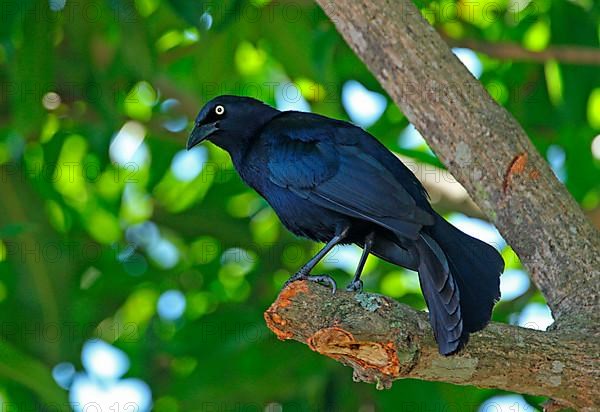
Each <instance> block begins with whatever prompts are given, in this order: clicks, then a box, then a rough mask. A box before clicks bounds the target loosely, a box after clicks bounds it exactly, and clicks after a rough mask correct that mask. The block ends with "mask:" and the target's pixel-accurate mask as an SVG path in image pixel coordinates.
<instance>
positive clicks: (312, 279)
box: [283, 272, 337, 293]
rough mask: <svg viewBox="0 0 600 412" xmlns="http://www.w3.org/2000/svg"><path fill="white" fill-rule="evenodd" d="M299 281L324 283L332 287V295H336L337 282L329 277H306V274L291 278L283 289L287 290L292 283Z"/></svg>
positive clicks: (295, 275) (297, 274)
mask: <svg viewBox="0 0 600 412" xmlns="http://www.w3.org/2000/svg"><path fill="white" fill-rule="evenodd" d="M297 280H308V281H310V282H317V283H322V284H325V285H329V286H331V293H335V291H336V290H337V283H335V280H334V279H333V278H332V277H331V276H329V275H305V274H304V273H301V272H298V273H296V274H294V275H293V276H292V277H290V278H289V279H288V280H287V281H286V282H285V283H284V284H283V289H285V288H286V287H287V286H288V285H289V284H290V283H292V282H295V281H297Z"/></svg>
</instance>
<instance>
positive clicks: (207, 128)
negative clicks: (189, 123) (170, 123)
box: [187, 122, 219, 150]
mask: <svg viewBox="0 0 600 412" xmlns="http://www.w3.org/2000/svg"><path fill="white" fill-rule="evenodd" d="M217 130H219V128H218V127H217V122H214V123H208V124H203V125H201V126H194V130H192V133H191V134H190V137H188V141H187V150H190V149H191V148H192V147H194V146H196V145H197V144H199V143H202V142H203V141H205V140H206V139H208V137H209V136H210V135H211V134H213V133H214V132H216V131H217Z"/></svg>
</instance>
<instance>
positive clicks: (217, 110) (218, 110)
mask: <svg viewBox="0 0 600 412" xmlns="http://www.w3.org/2000/svg"><path fill="white" fill-rule="evenodd" d="M215 113H216V114H218V115H219V116H221V115H222V114H223V113H225V108H224V107H223V106H221V105H218V106H217V107H215Z"/></svg>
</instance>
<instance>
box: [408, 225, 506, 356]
mask: <svg viewBox="0 0 600 412" xmlns="http://www.w3.org/2000/svg"><path fill="white" fill-rule="evenodd" d="M416 247H417V251H418V253H419V267H418V272H419V281H420V282H421V289H422V290H423V295H424V296H425V301H426V302H427V307H428V308H429V317H430V322H431V325H432V328H433V332H434V335H435V339H436V341H437V343H438V346H439V350H440V353H441V354H443V355H450V354H453V353H455V352H457V351H458V350H460V349H461V348H462V347H463V346H464V345H465V344H466V343H467V341H468V339H469V333H470V332H475V331H478V330H480V329H483V328H484V327H485V325H486V324H487V323H488V322H489V320H490V317H491V315H492V309H493V307H494V304H495V303H496V302H497V301H498V299H500V274H501V273H502V271H503V270H504V261H503V260H502V256H500V254H499V253H498V252H497V251H496V249H494V248H493V247H492V246H490V245H488V244H487V243H485V242H482V241H480V240H478V239H475V238H473V237H471V236H469V235H467V234H465V233H463V232H461V231H460V230H458V229H457V228H455V227H454V226H452V225H451V224H450V223H448V222H446V220H444V218H442V217H441V216H439V215H436V221H435V224H434V225H433V226H431V227H428V228H427V229H425V230H424V231H423V232H422V233H421V235H420V238H419V240H417V242H416Z"/></svg>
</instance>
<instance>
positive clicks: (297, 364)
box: [0, 0, 600, 412]
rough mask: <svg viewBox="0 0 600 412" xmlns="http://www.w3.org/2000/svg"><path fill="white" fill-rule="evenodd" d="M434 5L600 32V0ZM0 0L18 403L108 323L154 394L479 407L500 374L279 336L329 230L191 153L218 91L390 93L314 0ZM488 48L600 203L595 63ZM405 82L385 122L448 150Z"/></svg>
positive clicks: (5, 268) (478, 27) (4, 329)
mask: <svg viewBox="0 0 600 412" xmlns="http://www.w3.org/2000/svg"><path fill="white" fill-rule="evenodd" d="M417 3H418V6H419V7H420V8H421V9H422V11H423V14H424V15H425V16H426V18H427V19H428V20H429V21H430V22H431V23H432V24H433V25H434V26H435V27H436V28H437V29H438V30H439V31H441V32H443V33H444V34H445V35H446V36H449V37H452V38H455V39H461V38H468V39H476V40H479V41H485V42H500V41H503V42H512V43H517V44H521V45H523V47H526V48H528V49H532V50H543V49H545V48H546V47H551V46H554V45H579V46H588V47H596V48H597V47H598V43H599V38H600V26H599V23H600V4H599V3H598V2H595V1H593V0H573V1H566V0H555V1H551V0H533V1H531V2H529V1H527V0H525V1H519V0H510V1H509V0H499V1H494V2H492V1H488V0H482V1H480V2H461V1H459V2H455V1H454V0H441V1H418V2H417ZM466 7H472V8H473V9H472V10H471V11H472V12H468V13H467V12H466V10H465V8H466ZM382 12H385V11H382ZM0 14H1V16H0V18H1V22H0V164H1V165H2V166H1V168H0V199H1V200H0V238H1V240H0V334H1V336H2V341H1V342H0V398H1V399H2V400H1V401H0V403H1V402H2V401H4V402H10V403H12V404H13V405H17V406H19V405H20V406H21V407H20V408H19V407H17V408H16V409H14V410H25V409H26V407H24V406H23V405H31V403H32V402H40V403H41V404H46V405H47V404H49V403H59V402H62V401H64V400H66V399H67V395H66V391H65V390H64V389H61V388H60V387H59V386H58V385H56V384H55V383H54V381H53V380H52V378H51V376H50V371H51V370H52V367H53V366H54V365H56V364H57V363H59V362H72V363H73V364H74V365H75V367H76V369H77V370H81V369H82V365H81V360H80V353H81V348H82V345H83V343H84V342H85V341H86V340H88V339H90V338H93V337H100V338H102V339H104V340H105V341H107V342H109V343H111V344H114V345H115V346H117V347H119V348H121V349H122V350H124V351H125V352H126V353H127V355H128V356H129V358H130V360H131V369H130V371H129V372H128V375H127V376H133V377H137V378H140V379H143V380H144V381H145V382H147V383H148V384H149V385H150V387H151V389H152V394H153V399H154V405H155V406H154V409H155V410H157V411H165V412H166V411H192V410H240V411H246V410H252V411H259V410H265V407H266V406H267V405H271V406H272V405H274V403H275V404H281V405H283V410H292V411H299V410H361V411H370V410H390V411H392V410H393V411H396V410H410V411H421V410H422V411H425V410H427V411H431V410H440V411H442V410H460V411H468V410H476V409H477V407H478V405H480V404H481V402H483V401H484V400H485V399H487V398H489V397H490V396H492V395H495V394H497V393H498V391H492V390H480V389H476V388H473V387H459V386H452V385H448V384H439V383H429V382H420V381H412V380H405V381H400V382H397V383H395V384H394V387H393V388H392V389H391V390H389V391H383V392H377V391H376V390H375V388H374V386H371V385H366V384H355V383H353V382H352V378H351V371H350V370H349V369H347V368H345V367H342V366H341V365H339V364H337V363H336V362H334V361H332V360H329V359H326V358H323V357H322V356H320V355H317V354H315V353H312V352H310V351H309V350H308V349H307V348H306V347H304V346H301V345H299V344H295V343H282V342H279V341H277V340H276V339H275V337H274V335H273V334H271V333H270V332H269V331H268V330H267V329H266V327H265V325H264V322H263V318H262V312H263V311H264V310H265V309H266V308H267V307H268V305H269V304H270V303H271V302H272V301H273V299H274V297H275V296H276V293H277V291H278V289H279V288H280V286H281V284H282V282H283V281H284V280H285V278H286V277H287V276H288V275H289V273H291V272H293V271H294V270H295V269H296V268H297V267H298V266H300V265H301V264H302V263H303V261H304V260H306V259H307V258H308V257H309V255H310V253H311V252H313V251H314V250H315V248H316V247H317V245H314V244H312V243H310V242H306V241H303V240H299V239H296V238H294V237H293V236H291V235H290V234H288V233H287V232H286V231H285V230H284V229H282V227H281V225H280V223H279V222H278V221H277V218H276V216H275V215H274V213H273V212H272V211H271V210H270V209H269V208H268V207H267V205H266V203H265V202H264V201H263V200H262V199H261V198H259V197H258V195H256V194H255V193H254V192H252V191H250V190H249V189H248V188H247V187H246V186H244V185H243V184H242V183H241V182H240V180H239V178H238V177H237V176H236V175H235V173H233V170H232V167H231V164H230V162H229V159H228V157H227V156H226V155H225V154H223V153H222V152H220V151H219V150H216V149H215V148H214V147H213V146H210V145H207V146H206V147H205V148H203V149H198V151H197V152H195V156H196V157H194V158H192V161H191V162H190V159H189V158H187V160H185V158H184V157H185V155H184V154H183V153H182V152H181V151H182V149H183V147H184V142H185V139H186V132H187V130H189V126H190V125H191V120H192V119H193V117H194V116H195V113H196V112H197V111H198V110H199V108H200V107H201V106H202V104H203V103H204V102H206V101H207V100H208V99H209V98H211V97H213V96H215V95H218V94H222V93H231V94H243V95H249V96H254V97H258V98H260V99H262V100H264V101H266V102H268V103H270V104H275V103H278V101H277V99H278V98H279V99H282V98H283V99H284V100H286V99H287V100H288V101H296V100H298V99H300V98H301V96H302V98H303V99H304V100H306V102H307V103H308V104H309V105H310V107H311V110H312V111H314V112H318V113H321V114H325V115H328V116H333V117H337V118H343V119H348V115H347V113H346V111H345V110H344V106H343V105H342V103H341V97H340V96H341V90H342V86H343V84H344V83H345V82H346V81H348V80H357V81H359V82H360V83H362V84H363V85H364V86H365V87H366V88H367V89H369V90H372V91H375V92H379V93H382V94H385V93H384V91H383V90H382V89H381V87H380V86H379V85H378V84H377V82H376V81H375V79H374V78H373V76H372V75H371V74H370V73H369V72H368V70H367V69H366V68H365V66H364V65H363V64H362V63H361V62H360V61H359V60H358V59H357V57H356V56H355V55H354V54H353V53H352V52H351V50H350V49H349V48H348V47H347V46H346V44H345V43H344V41H343V40H342V39H341V37H340V35H339V34H338V33H337V32H336V30H335V28H334V27H333V25H332V24H331V22H330V21H329V20H328V19H327V18H326V16H325V15H324V13H323V12H322V11H321V10H320V9H319V8H318V7H317V6H316V4H314V3H313V2H309V1H302V0H299V1H293V0H290V1H288V0H277V1H275V0H273V1H270V0H253V1H243V0H225V1H222V2H205V1H192V0H171V1H165V0H163V1H161V0H135V1H133V0H127V1H116V0H78V1H71V0H67V1H66V4H65V1H64V0H63V1H53V0H50V1H43V0H21V1H18V0H17V1H14V2H13V1H4V2H2V3H1V4H0ZM573 25H576V27H573ZM479 57H480V59H481V61H482V63H483V74H482V75H481V77H480V80H481V82H482V83H483V84H484V85H485V86H486V87H487V88H488V90H490V92H491V94H492V95H493V96H494V98H496V100H497V101H498V102H500V103H501V104H503V105H504V106H505V107H506V108H507V109H508V110H509V111H510V112H511V113H512V114H513V115H514V116H515V117H516V118H517V119H518V121H519V122H520V123H521V124H522V125H523V127H524V128H525V129H526V131H527V133H528V134H529V136H530V137H531V139H532V140H533V142H534V144H535V146H536V147H537V148H538V150H539V151H540V152H541V153H542V154H544V155H547V154H548V155H549V156H550V157H552V159H550V160H551V161H552V162H553V166H554V167H555V169H556V170H557V173H560V174H561V175H562V177H563V178H564V181H565V184H566V185H567V187H568V189H569V191H570V192H571V193H572V195H573V196H574V197H575V198H576V199H577V201H579V202H580V203H581V205H582V207H583V208H585V209H586V210H591V209H595V208H597V207H598V203H599V202H600V187H599V183H600V163H599V160H598V159H597V158H594V156H593V154H592V150H591V146H592V140H593V139H594V137H595V136H597V135H599V134H600V71H599V70H598V67H593V66H578V65H563V64H561V63H560V62H555V61H548V62H546V63H545V64H540V63H524V62H517V61H510V60H502V61H500V60H494V59H490V58H488V57H486V56H485V55H480V56H479ZM278 96H279V97H278ZM386 98H387V97H386ZM387 100H388V102H389V104H388V105H387V109H386V111H385V113H384V114H383V115H382V116H381V117H380V118H379V120H378V121H377V122H376V123H375V124H373V125H372V126H370V128H369V130H370V131H371V132H372V133H373V134H374V135H376V136H377V137H378V138H379V139H381V140H382V141H383V142H384V143H385V144H386V145H387V146H388V147H389V148H390V149H392V150H396V151H399V152H402V154H404V155H407V156H411V157H414V158H415V159H417V160H419V161H421V162H427V163H431V164H439V161H438V160H437V158H435V157H434V156H432V155H431V154H429V152H427V150H426V148H421V149H422V150H421V149H414V150H413V149H406V148H402V147H401V142H399V139H398V136H399V134H400V132H401V131H402V130H403V129H404V128H405V127H406V126H407V124H408V122H407V120H406V119H405V118H404V116H403V115H402V114H401V113H400V112H399V111H398V109H397V108H396V107H395V106H394V105H393V104H392V103H391V101H390V100H389V98H387ZM279 103H280V102H279ZM596 145H600V141H596ZM598 151H600V149H598ZM178 157H179V160H180V162H179V165H180V166H181V163H183V165H184V167H183V171H184V176H183V177H182V171H181V167H179V168H177V167H176V164H175V160H174V159H177V158H178ZM182 159H183V160H182ZM194 159H196V163H194V162H193V160H194ZM199 164H200V165H201V166H203V167H202V168H201V170H200V169H199V168H198V165H199ZM196 169H197V170H196ZM186 172H187V173H186ZM505 256H506V257H510V258H511V259H509V262H510V263H509V266H512V267H514V268H518V267H519V263H518V259H517V258H516V256H514V253H512V252H511V251H510V249H507V250H505ZM368 269H369V270H368V274H367V275H366V276H365V283H366V289H368V290H381V291H384V292H385V293H389V294H392V295H393V296H395V297H397V298H398V299H399V300H400V301H402V302H406V303H409V304H411V305H414V306H416V307H419V308H423V307H424V302H423V299H422V296H421V294H420V291H419V289H418V287H416V286H415V278H414V274H409V273H407V272H404V271H399V269H398V268H396V267H393V266H390V265H388V264H385V263H383V262H378V261H377V260H376V259H374V258H371V259H370V260H369V267H368ZM329 270H330V271H332V272H333V274H334V275H335V276H337V277H338V279H342V278H343V280H342V281H343V282H345V281H346V279H349V277H348V274H347V273H346V271H345V270H342V269H339V268H338V269H329ZM348 271H350V269H348ZM171 289H176V290H180V291H181V292H182V293H183V294H184V296H185V299H186V308H185V312H184V314H183V316H182V317H180V318H179V319H177V320H167V319H162V318H161V317H160V316H158V314H157V312H156V302H157V299H158V297H159V296H160V295H161V294H162V293H163V292H164V291H166V290H171ZM531 300H533V301H541V302H543V299H542V298H541V295H539V293H537V292H536V291H535V290H533V289H531V290H529V291H527V292H525V294H524V295H523V296H521V297H518V298H516V299H514V300H511V301H507V302H502V303H501V304H499V306H498V308H497V310H496V312H495V315H494V318H495V320H498V321H505V322H508V321H509V320H511V319H514V316H515V314H516V313H518V312H519V311H520V310H521V309H523V307H524V305H525V304H526V303H527V302H530V301H531ZM528 401H529V402H532V403H535V402H537V401H539V399H533V398H528ZM211 408H212V409H211ZM28 410H31V409H28ZM271 410H277V409H271Z"/></svg>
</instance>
